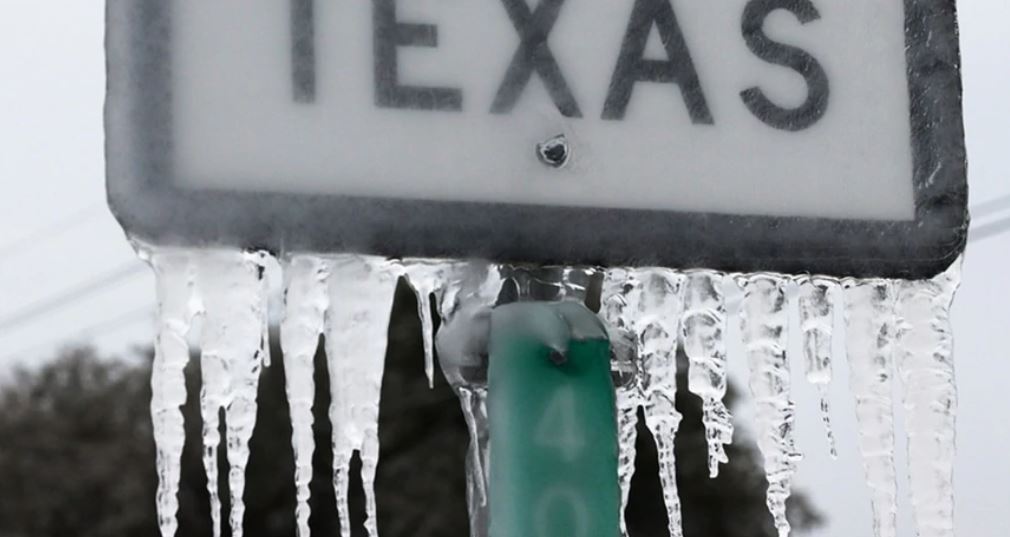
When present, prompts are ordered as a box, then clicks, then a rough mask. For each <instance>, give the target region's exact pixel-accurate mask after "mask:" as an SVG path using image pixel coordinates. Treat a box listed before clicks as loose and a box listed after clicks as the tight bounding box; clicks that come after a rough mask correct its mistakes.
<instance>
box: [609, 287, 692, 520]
mask: <svg viewBox="0 0 1010 537" xmlns="http://www.w3.org/2000/svg"><path fill="white" fill-rule="evenodd" d="M622 280H623V281H622ZM683 281H684V276H683V275H682V274H679V273H676V272H674V271H672V270H667V269H636V270H630V271H628V270H624V269H616V270H611V271H609V272H608V274H607V276H606V278H605V281H604V296H603V299H602V304H603V310H604V311H603V315H604V318H605V319H606V320H607V322H608V324H610V325H612V326H613V327H615V328H616V330H617V331H618V332H621V331H626V332H631V333H632V334H633V335H634V345H635V347H636V349H637V352H636V354H637V356H636V362H637V364H638V365H637V368H636V369H637V371H638V372H639V375H640V377H639V379H638V381H637V382H632V383H631V384H630V385H629V386H628V387H626V388H622V389H619V390H618V401H619V402H618V407H619V408H618V416H619V417H618V420H619V425H620V424H621V423H622V422H623V423H624V427H623V428H621V429H619V434H620V436H621V448H620V449H621V455H620V457H621V461H622V462H623V463H624V464H622V465H620V466H619V474H620V475H619V476H618V477H619V479H620V481H621V487H622V490H621V496H622V501H624V502H626V501H627V499H626V498H627V488H628V486H630V479H631V476H630V473H631V470H630V469H629V468H627V467H626V465H627V461H628V460H629V459H630V460H631V461H633V460H634V455H633V451H632V450H633V449H634V448H633V446H628V445H625V443H626V442H629V441H630V442H632V443H633V440H634V436H635V435H634V433H632V432H630V431H628V430H627V428H628V427H630V424H631V423H633V419H632V415H633V413H634V410H632V409H636V410H637V406H638V405H639V404H640V405H641V406H642V407H643V409H644V411H645V421H646V425H647V426H648V427H649V430H651V431H652V434H653V437H654V438H655V441H656V448H657V453H658V457H659V467H660V481H661V482H662V485H663V498H664V500H665V502H666V509H667V515H668V517H669V522H670V527H669V530H670V534H671V536H673V537H679V536H680V535H682V534H683V530H682V527H681V514H680V497H679V494H678V491H677V472H676V459H675V454H674V449H673V448H674V439H675V437H676V434H677V430H678V428H679V426H680V421H681V415H680V413H679V412H678V411H677V409H676V406H675V401H676V394H677V340H678V337H679V334H680V317H681V314H682V312H683V301H682V298H681V292H682V285H683ZM618 337H623V336H620V335H618ZM629 388H630V389H631V390H634V391H637V394H635V393H634V392H631V393H629ZM629 454H630V457H629ZM624 507H626V505H623V506H622V512H623V509H624ZM626 531H627V528H626V525H625V524H624V522H622V532H625V533H626Z"/></svg>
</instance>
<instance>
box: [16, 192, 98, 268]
mask: <svg viewBox="0 0 1010 537" xmlns="http://www.w3.org/2000/svg"><path fill="white" fill-rule="evenodd" d="M103 207H104V204H102V203H97V204H94V205H88V206H86V207H83V208H82V209H80V210H78V211H76V212H74V213H71V214H70V215H68V216H67V217H66V218H62V219H60V220H59V221H57V222H54V223H52V224H50V225H47V226H43V227H40V228H37V229H35V230H34V231H30V232H28V233H26V234H24V235H22V236H20V237H18V238H16V239H13V240H11V241H9V242H7V243H5V244H2V245H0V258H5V257H8V256H10V255H11V254H13V253H18V254H23V253H24V252H25V250H28V249H31V248H34V247H36V246H38V245H40V244H43V243H45V242H47V241H49V240H51V239H54V238H56V237H59V236H60V235H62V234H63V233H65V232H67V231H69V230H71V229H73V228H74V227H76V226H77V225H79V224H82V223H84V222H87V221H88V220H90V219H91V218H94V217H95V216H97V215H98V214H100V212H101V209H102V208H103Z"/></svg>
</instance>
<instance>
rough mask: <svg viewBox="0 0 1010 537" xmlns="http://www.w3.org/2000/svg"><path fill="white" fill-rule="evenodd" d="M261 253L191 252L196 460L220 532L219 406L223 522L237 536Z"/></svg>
mask: <svg viewBox="0 0 1010 537" xmlns="http://www.w3.org/2000/svg"><path fill="white" fill-rule="evenodd" d="M263 261H264V256H263V255H262V254H258V253H246V252H229V251H216V250H215V251H206V252H201V253H200V254H199V255H198V256H197V259H196V263H197V272H196V281H197V290H198V293H199V296H200V297H201V298H202V301H203V308H204V321H203V332H202V335H201V339H200V346H201V351H202V353H201V365H202V369H203V390H202V391H201V397H200V400H201V404H200V408H201V413H202V415H203V420H204V466H205V468H206V470H207V487H208V490H209V492H210V495H211V514H212V516H213V518H214V532H215V536H217V535H220V531H221V526H220V518H221V514H220V511H221V500H220V497H219V495H218V489H217V480H218V468H217V450H218V446H219V445H220V441H221V439H220V433H219V421H218V417H219V413H220V411H221V409H222V408H223V409H224V415H225V426H226V438H227V442H228V448H229V449H228V462H229V465H230V468H229V472H228V484H229V489H230V491H231V514H230V517H229V522H230V525H231V530H232V535H233V536H235V537H241V536H242V522H243V519H244V517H245V503H244V501H243V497H244V494H245V470H246V465H247V463H248V461H249V440H250V438H251V437H252V433H253V428H254V427H255V426H256V395H257V388H258V386H259V376H260V371H261V370H262V368H263V361H264V358H265V356H266V352H267V351H266V343H267V333H266V331H265V328H266V322H265V320H264V318H265V316H266V314H267V312H266V282H265V280H264V277H263V274H264V266H263Z"/></svg>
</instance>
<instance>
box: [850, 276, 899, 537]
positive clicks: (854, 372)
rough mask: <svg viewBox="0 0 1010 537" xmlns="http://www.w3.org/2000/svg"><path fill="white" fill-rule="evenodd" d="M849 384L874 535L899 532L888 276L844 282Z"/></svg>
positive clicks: (892, 327)
mask: <svg viewBox="0 0 1010 537" xmlns="http://www.w3.org/2000/svg"><path fill="white" fill-rule="evenodd" d="M844 284H845V321H846V322H845V324H846V346H847V348H848V361H849V385H850V387H851V389H852V395H853V397H854V398H855V403H856V421H857V422H858V425H859V450H860V452H861V453H862V456H863V468H864V470H865V472H866V483H867V485H868V487H869V489H870V504H871V506H872V507H873V533H874V535H875V536H876V537H894V536H895V535H896V534H897V525H896V515H897V511H898V506H897V481H896V479H897V478H896V475H895V469H894V409H893V407H892V402H891V400H892V395H893V394H892V384H891V379H892V377H893V360H894V338H895V317H894V305H895V296H894V287H893V285H892V283H891V282H890V281H887V280H846V281H845V282H844Z"/></svg>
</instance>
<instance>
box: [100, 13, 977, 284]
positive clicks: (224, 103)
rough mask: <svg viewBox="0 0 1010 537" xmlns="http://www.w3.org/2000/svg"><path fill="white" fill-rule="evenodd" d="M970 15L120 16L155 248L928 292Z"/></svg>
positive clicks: (943, 260)
mask: <svg viewBox="0 0 1010 537" xmlns="http://www.w3.org/2000/svg"><path fill="white" fill-rule="evenodd" d="M953 4H954V3H953V1H952V0H904V1H902V0H845V1H844V2H843V1H838V0H724V1H720V2H697V1H693V0H672V1H671V0H616V1H615V0H532V1H530V2H528V1H527V0H481V1H474V0H353V1H347V2H329V1H323V0H216V1H214V2H208V1H205V0H109V1H108V6H109V13H108V26H109V47H108V54H109V98H108V121H107V128H108V138H109V143H108V148H109V190H110V198H111V201H112V205H113V209H114V210H115V211H116V213H117V214H118V216H119V217H120V219H121V221H122V222H123V224H124V226H125V227H126V228H127V230H128V231H131V232H134V233H136V234H137V235H138V236H139V237H140V238H141V239H144V240H150V241H152V242H160V243H185V244H191V243H220V244H231V245H235V246H242V247H264V248H269V249H272V250H285V249H302V250H315V251H333V250H352V251H364V252H369V253H379V254H385V255H404V256H406V255H411V256H414V255H423V256H455V257H460V256H484V257H490V258H494V259H499V260H506V261H527V262H538V263H548V262H559V263H594V264H595V263H601V264H663V265H671V266H678V267H688V266H708V267H712V268H722V269H727V270H784V271H817V272H828V273H832V274H838V275H845V274H852V275H871V274H875V275H889V276H925V275H930V274H932V273H936V272H938V271H939V270H941V269H942V268H945V266H946V264H949V262H950V261H951V260H953V258H954V257H956V256H957V255H958V254H959V253H960V251H961V250H962V249H963V244H964V237H965V229H966V224H967V217H966V210H965V199H966V196H965V191H966V187H965V166H964V148H963V130H962V126H961V115H960V79H959V72H958V66H959V61H958V49H957V34H956V23H955V17H954V7H953Z"/></svg>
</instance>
